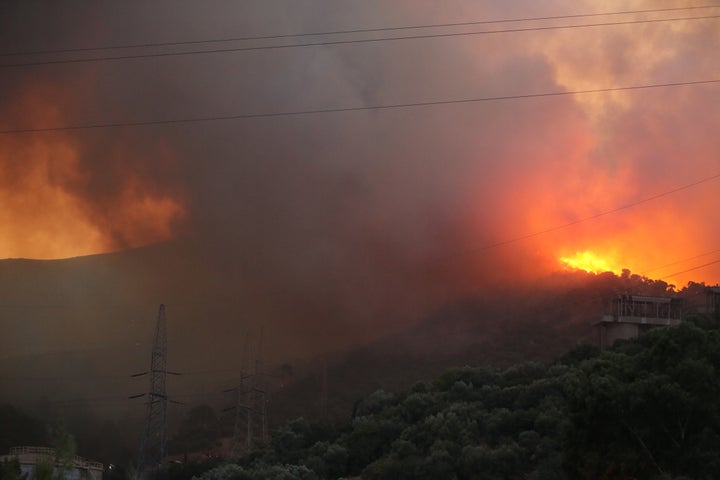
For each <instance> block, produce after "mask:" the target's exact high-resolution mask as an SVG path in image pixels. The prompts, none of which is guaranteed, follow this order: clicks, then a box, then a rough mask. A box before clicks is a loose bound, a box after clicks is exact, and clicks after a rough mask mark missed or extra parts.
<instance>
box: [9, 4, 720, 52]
mask: <svg viewBox="0 0 720 480" xmlns="http://www.w3.org/2000/svg"><path fill="white" fill-rule="evenodd" d="M719 7H720V4H716V5H696V6H690V7H672V8H652V9H646V10H624V11H615V12H597V13H580V14H574V15H553V16H545V17H524V18H511V19H499V20H478V21H471V22H451V23H433V24H424V25H402V26H395V27H377V28H355V29H349V30H331V31H324V32H304V33H286V34H276V35H255V36H241V37H226V38H213V39H203V40H183V41H173V42H148V43H135V44H124V45H122V44H121V45H106V46H100V47H77V48H62V49H50V50H28V51H24V52H23V51H20V52H6V53H0V58H2V57H12V56H22V55H48V54H56V53H80V52H89V51H104V50H123V49H133V48H150V47H176V46H183V45H202V44H211V43H226V42H238V41H251V40H277V39H283V38H299V37H316V36H325V35H348V34H356V33H378V32H392V31H401V30H418V29H430V28H448V27H468V26H477V25H496V24H502V23H517V22H533V21H548V20H567V19H573V18H591V17H602V16H613V15H632V14H640V13H663V12H676V11H682V10H702V9H710V8H719Z"/></svg>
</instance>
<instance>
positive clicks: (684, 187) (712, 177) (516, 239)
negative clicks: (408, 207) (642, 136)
mask: <svg viewBox="0 0 720 480" xmlns="http://www.w3.org/2000/svg"><path fill="white" fill-rule="evenodd" d="M718 178H720V173H716V174H714V175H710V176H709V177H705V178H701V179H700V180H697V181H695V182H692V183H688V184H685V185H682V186H680V187H677V188H673V189H671V190H666V191H664V192H661V193H658V194H656V195H652V196H650V197H647V198H643V199H641V200H638V201H635V202H632V203H628V204H625V205H622V206H620V207H616V208H613V209H611V210H605V211H603V212H600V213H596V214H595V215H590V216H588V217H584V218H580V219H578V220H574V221H572V222H568V223H563V224H561V225H555V226H554V227H550V228H546V229H544V230H539V231H536V232H533V233H528V234H525V235H521V236H518V237H513V238H509V239H507V240H501V241H499V242H494V243H489V244H487V245H483V246H481V247H477V248H474V249H470V250H466V251H464V252H460V253H456V254H454V255H449V256H446V257H443V258H442V259H441V260H450V259H454V258H456V257H459V256H464V255H469V254H473V253H477V252H480V251H483V250H489V249H493V248H498V247H502V246H505V245H510V244H512V243H517V242H520V241H522V240H527V239H530V238H534V237H538V236H540V235H545V234H547V233H551V232H555V231H558V230H563V229H565V228H568V227H572V226H574V225H578V224H580V223H585V222H588V221H590V220H596V219H598V218H601V217H605V216H607V215H611V214H613V213H618V212H621V211H623V210H628V209H630V208H633V207H637V206H638V205H642V204H644V203H648V202H651V201H653V200H657V199H659V198H662V197H667V196H668V195H672V194H674V193H677V192H681V191H683V190H687V189H689V188H692V187H696V186H698V185H702V184H703V183H707V182H710V181H713V180H717V179H718ZM679 273H684V272H679ZM679 273H678V274H679Z"/></svg>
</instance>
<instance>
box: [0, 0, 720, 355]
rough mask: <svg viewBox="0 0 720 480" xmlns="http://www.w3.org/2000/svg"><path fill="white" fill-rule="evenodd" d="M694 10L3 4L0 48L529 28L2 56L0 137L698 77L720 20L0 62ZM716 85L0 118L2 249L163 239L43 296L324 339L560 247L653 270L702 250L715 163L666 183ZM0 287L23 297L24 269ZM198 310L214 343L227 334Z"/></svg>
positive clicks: (93, 247) (41, 250)
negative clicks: (94, 291) (177, 310)
mask: <svg viewBox="0 0 720 480" xmlns="http://www.w3.org/2000/svg"><path fill="white" fill-rule="evenodd" d="M691 5H697V2H681V1H663V2H657V1H633V2H619V1H612V2H597V1H590V0H587V1H573V2H570V1H559V0H556V1H551V2H533V1H513V2H499V1H498V2H469V1H450V2H442V3H441V4H440V3H438V2H432V1H418V0H412V1H409V0H408V1H397V2H387V1H384V0H383V1H380V0H377V1H364V2H357V1H350V0H346V1H337V0H332V1H330V0H328V1H320V0H306V1H270V2H267V1H256V2H231V1H227V2H223V1H211V2H203V3H202V5H200V4H194V3H191V2H183V3H178V2H175V1H172V2H170V1H155V2H151V3H150V4H148V3H147V2H122V3H102V4H96V3H90V2H62V3H52V4H48V5H43V6H42V8H40V7H39V6H38V5H37V4H34V3H31V2H4V3H3V4H2V5H1V6H0V53H3V54H5V55H3V56H2V59H1V60H2V62H1V63H2V64H3V65H7V64H15V63H28V62H35V61H45V60H50V61H52V60H56V59H79V58H90V57H97V56H102V57H107V56H114V55H134V54H145V53H156V52H157V53H167V52H180V51H187V50H191V49H192V50H212V49H219V48H234V47H248V46H264V45H281V44H292V43H294V42H299V43H308V42H317V41H335V40H346V39H363V38H378V37H390V36H409V35H417V34H428V35H434V34H445V33H449V32H453V33H459V32H477V31H486V30H500V29H516V30H518V29H528V28H533V27H542V28H543V29H536V30H530V31H520V32H517V31H516V32H508V33H495V34H484V35H465V36H451V37H447V36H446V37H433V38H423V39H413V40H397V41H382V42H367V43H352V44H337V45H325V46H306V47H297V48H278V49H264V50H250V51H236V52H226V53H207V54H197V55H184V56H161V57H150V58H137V59H125V60H111V61H99V62H88V63H66V64H49V65H47V64H46V65H34V66H15V67H13V66H0V72H1V73H0V88H2V91H3V95H2V96H1V97H0V131H3V132H4V131H8V130H18V129H37V128H45V127H55V126H75V125H98V124H112V123H127V122H130V123H132V122H146V121H163V120H172V119H186V118H200V117H223V116H231V115H242V114H256V113H276V112H294V111H306V110H323V109H338V108H345V107H347V108H352V107H367V106H379V105H392V104H409V103H422V102H434V101H448V100H462V99H478V98H487V97H508V96H524V95H530V94H538V93H549V92H563V91H580V90H593V89H603V88H613V87H626V86H642V85H656V84H667V83H676V82H697V81H704V80H718V79H720V60H719V59H718V56H717V52H716V46H717V44H718V41H719V40H720V28H718V21H720V20H719V19H718V18H708V19H701V20H684V21H672V22H653V23H638V24H626V25H611V26H610V25H607V26H594V27H586V28H565V29H556V30H545V29H544V28H545V27H548V26H551V25H577V24H581V23H608V22H615V23H618V22H629V21H633V20H639V19H662V18H681V17H682V18H685V17H698V16H712V15H718V14H720V9H697V10H677V11H668V12H656V13H645V14H625V15H622V16H618V15H612V16H602V17H587V18H569V19H564V20H556V21H548V20H545V21H541V22H530V21H526V22H513V23H498V24H489V25H473V26H467V27H457V28H449V27H443V28H434V29H425V30H401V31H395V32H376V33H363V34H352V35H350V34H347V35H334V36H313V37H300V38H295V39H293V38H289V39H288V38H280V39H271V40H253V41H244V42H241V41H236V42H228V43H221V44H204V45H192V46H190V45H178V46H173V47H162V48H156V47H142V48H133V49H123V50H102V51H85V52H74V53H63V54H52V55H51V54H44V55H43V54H40V55H22V56H15V55H6V54H8V53H13V52H28V51H44V50H50V49H65V48H68V49H72V48H82V47H96V46H114V45H133V44H147V43H158V42H182V41H191V40H206V39H216V38H232V37H247V36H264V35H278V34H289V33H307V32H328V31H338V30H352V29H365V28H382V27H395V26H408V25H428V24H447V23H457V22H472V21H481V20H498V19H517V18H530V17H548V16H555V15H574V14H584V13H596V12H618V11H628V10H644V9H658V8H673V7H683V6H691ZM719 99H720V86H719V85H718V84H717V83H708V84H698V85H692V86H677V87H669V88H652V89H642V90H633V91H615V92H603V93H588V94H582V95H565V96H547V97H537V98H516V99H506V100H497V101H482V102H470V103H458V104H450V105H434V106H422V107H412V108H397V109H382V110H361V111H346V112H335V113H315V114H304V115H292V116H273V117H265V118H251V119H237V120H230V121H207V122H196V123H185V124H174V125H155V126H136V127H114V128H93V129H79V130H64V131H53V132H35V133H0V222H1V223H2V225H3V234H2V236H0V257H1V258H14V257H25V258H36V259H53V258H67V257H73V256H80V255H88V254H95V253H106V252H113V251H120V250H124V249H127V248H130V247H140V246H145V245H154V244H158V245H157V246H156V247H153V248H154V249H153V250H151V251H150V252H151V253H147V252H146V253H144V254H142V255H140V256H139V257H138V258H139V259H140V260H137V259H136V260H134V261H137V262H138V264H137V265H130V266H128V265H127V264H126V263H127V262H123V261H120V260H118V261H115V260H108V261H107V262H106V263H103V264H102V266H101V267H94V268H95V270H93V272H95V273H94V274H97V272H98V271H102V272H104V273H103V275H106V277H107V279H108V283H107V286H106V288H105V290H103V292H104V293H101V294H99V295H98V296H96V297H94V298H92V299H90V298H89V297H91V296H90V295H87V294H86V293H85V291H84V290H83V286H82V285H85V284H77V283H76V278H77V275H81V273H78V272H81V271H82V268H81V267H80V266H78V265H80V263H77V262H76V263H74V264H72V265H71V266H70V267H68V268H69V271H70V272H73V274H72V275H70V274H68V275H69V276H68V277H67V278H66V279H63V277H62V276H60V277H58V279H57V280H56V281H55V283H52V285H56V286H57V285H62V286H63V287H62V289H61V288H60V287H57V288H56V289H55V290H53V288H55V287H48V288H50V289H51V290H52V291H53V295H57V298H54V299H53V301H57V302H59V303H62V302H63V301H66V300H67V298H68V297H67V296H66V297H63V295H70V294H67V291H72V292H73V293H72V295H71V296H72V297H73V298H72V301H73V302H74V304H76V303H79V304H82V303H83V302H86V303H87V302H90V303H92V302H98V304H99V303H100V300H98V298H101V299H103V300H104V301H107V302H110V303H111V304H120V303H122V302H133V303H136V304H140V303H142V302H144V301H147V302H148V304H149V305H156V304H157V303H160V302H167V303H170V304H172V303H173V300H175V302H176V304H181V305H182V304H183V303H182V302H183V301H184V302H186V304H187V305H194V307H193V308H194V309H195V310H193V309H192V308H190V307H188V308H187V309H186V313H185V315H186V316H187V321H186V325H191V324H192V320H191V317H192V315H195V314H198V310H199V311H201V312H202V315H203V316H202V318H204V319H206V320H207V321H209V322H211V319H213V318H215V319H217V318H218V317H222V318H231V319H234V318H240V317H244V318H247V317H252V318H253V319H255V320H254V322H260V320H258V319H264V321H267V322H269V323H271V324H272V323H273V322H276V323H277V324H278V325H282V327H277V329H282V330H283V332H284V335H285V337H284V338H286V340H284V341H285V342H286V343H285V344H283V347H282V348H285V347H287V348H290V347H289V345H291V344H292V343H293V341H294V340H293V339H296V340H297V339H300V340H298V341H299V342H300V343H302V342H305V343H307V344H311V343H313V342H315V341H316V340H313V339H317V338H318V337H319V336H324V337H327V340H326V341H325V347H324V348H327V345H330V344H332V343H333V342H334V340H333V339H338V340H337V341H338V342H339V343H338V344H343V343H349V342H350V343H351V340H348V338H352V339H354V340H352V341H362V340H364V339H369V338H372V337H373V335H374V334H373V332H372V329H380V330H383V331H387V330H392V328H394V327H393V325H397V326H403V325H407V324H409V323H410V322H412V320H413V319H416V318H418V317H420V316H422V315H425V314H426V313H428V311H429V310H430V309H432V308H435V307H437V306H438V305H440V304H442V303H443V302H445V301H448V300H451V299H454V298H458V297H460V296H462V295H465V294H467V293H470V292H472V291H473V290H474V289H477V288H479V287H480V286H482V285H487V284H489V283H493V282H497V281H501V280H509V279H514V278H534V277H538V276H541V275H544V274H546V273H549V272H550V271H552V270H555V269H559V268H562V265H561V264H560V263H559V261H558V258H559V257H572V256H574V255H576V254H578V253H581V252H592V254H594V255H596V256H598V257H601V258H603V259H605V260H606V261H607V262H609V265H610V268H612V269H615V270H619V269H621V268H629V269H631V270H632V271H633V272H637V273H644V272H645V271H653V274H652V275H650V276H655V275H656V276H657V277H659V278H664V277H663V275H668V276H670V275H671V274H673V273H677V272H681V271H683V270H687V269H690V268H693V267H695V266H698V265H701V264H703V263H710V262H713V261H715V260H717V259H718V254H717V249H718V248H720V246H719V245H718V244H717V238H718V235H719V234H720V231H718V230H719V229H720V224H719V223H718V222H717V220H716V217H717V211H718V210H719V209H720V197H719V196H718V195H717V192H718V184H719V183H720V180H718V179H714V180H712V179H710V180H707V181H703V182H702V183H700V184H698V185H696V186H693V187H689V188H687V189H683V190H681V191H678V192H675V193H668V192H671V191H673V190H674V189H677V188H679V187H683V186H685V185H689V184H691V183H694V182H697V181H699V180H705V179H709V177H712V176H714V175H718V174H719V173H720V159H719V158H718V151H720V136H718V135H717V131H718V127H720V110H719V109H717V108H713V105H716V104H717V103H718V102H717V101H718V100H719ZM665 193H668V194H667V195H663V194H665ZM658 195H662V196H661V197H660V198H657V199H655V200H652V201H648V202H644V200H646V199H649V198H651V197H654V196H658ZM638 202H640V203H639V204H638V205H637V206H634V207H632V208H627V209H622V210H619V211H617V212H614V213H612V214H607V215H605V213H606V212H609V211H611V210H615V209H618V208H619V207H624V206H628V205H633V204H635V203H638ZM594 216H598V218H596V219H593V220H587V221H586V219H588V218H590V217H594ZM575 222H579V223H577V224H575V225H572V226H568V227H565V228H556V227H561V226H565V225H568V224H573V223H575ZM546 231H547V232H546ZM539 232H546V233H542V234H537V233H539ZM536 234H537V235H536ZM525 237H528V238H525ZM507 241H510V243H508V244H505V242H507ZM498 244H502V245H498ZM712 251H715V253H714V256H713V255H705V254H706V253H707V252H712ZM693 257H694V259H693ZM688 259H690V260H692V261H690V260H688ZM676 262H677V263H676ZM668 264H671V265H670V266H668V267H665V269H664V270H657V269H658V268H659V267H663V266H665V265H668ZM83 265H84V264H83ZM8 268H9V267H8ZM113 268H117V272H116V271H115V270H113ZM73 275H75V276H73ZM98 275H99V274H98ZM106 277H105V276H104V277H102V278H106ZM690 279H694V280H698V281H706V282H708V283H713V284H714V283H716V282H718V281H720V264H717V263H715V264H712V265H709V266H708V267H706V268H702V269H697V270H692V271H691V272H688V273H684V274H680V275H676V276H672V277H668V278H667V280H668V282H670V283H675V284H677V285H683V284H685V282H687V281H688V280H690ZM128 283H130V284H132V285H127V284H128ZM68 284H71V285H70V286H68ZM78 285H81V286H78ZM93 288H95V287H93ZM97 288H101V287H97ZM61 290H62V292H65V293H62V292H61ZM12 291H13V292H17V295H22V288H21V287H14V289H13V290H12ZM118 292H121V293H118ZM160 296H162V298H158V297H160ZM6 300H7V302H6V303H11V304H18V302H17V300H16V299H15V298H9V299H6ZM33 301H34V300H32V298H31V299H29V300H27V301H25V300H23V301H22V302H19V304H20V305H21V306H22V305H25V303H28V304H29V303H32V302H33ZM193 302H196V303H193ZM40 303H42V302H40ZM92 304H93V305H95V304H94V303H92ZM197 305H203V306H200V307H198V306H197ZM208 305H209V306H208ZM218 305H222V307H220V306H218ZM153 308H155V307H153ZM151 310H152V309H151ZM187 311H192V314H191V313H187ZM18 315H26V316H27V315H30V316H33V315H35V316H37V315H39V314H37V313H30V314H27V312H26V313H22V312H21V313H18ZM67 315H68V316H72V315H71V314H70V313H67ZM109 315H110V316H112V313H109ZM151 315H152V313H151V314H150V316H151ZM180 315H182V314H180ZM117 316H118V317H120V316H121V315H120V314H117ZM75 317H77V315H75ZM75 317H73V318H75ZM278 319H282V321H281V320H278ZM75 321H79V320H75ZM244 321H245V320H244ZM232 322H235V320H227V323H232ZM18 324H19V323H18ZM88 324H89V322H88ZM14 325H15V324H14ZM22 328H24V327H22ZM22 328H21V327H17V332H20V330H22ZM213 328H214V330H215V335H217V336H222V335H225V334H228V335H231V336H232V335H236V334H238V333H239V332H241V331H242V328H240V327H238V328H227V329H224V328H219V329H218V328H215V327H213ZM17 332H16V335H17V338H26V337H27V338H29V336H30V334H29V333H27V332H25V331H24V333H22V334H21V333H17ZM115 333H118V332H115ZM144 333H145V332H143V334H144ZM118 334H119V333H118ZM6 338H7V337H6ZM10 338H12V337H10ZM341 338H342V339H344V340H340V339H341ZM208 342H209V344H210V343H212V342H211V341H210V340H208ZM20 344H21V343H17V345H20ZM100 344H101V345H102V344H103V342H100ZM23 345H24V343H23ZM71 347H72V345H70V344H68V346H67V348H71ZM48 348H50V347H49V346H48ZM296 350H297V351H298V352H303V351H307V349H303V348H296ZM15 353H19V352H15Z"/></svg>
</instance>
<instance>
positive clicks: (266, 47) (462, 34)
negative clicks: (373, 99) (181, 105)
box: [0, 15, 720, 68]
mask: <svg viewBox="0 0 720 480" xmlns="http://www.w3.org/2000/svg"><path fill="white" fill-rule="evenodd" d="M717 18H720V15H704V16H698V17H673V18H656V19H644V20H628V21H618V22H606V23H587V24H573V25H553V26H544V27H525V28H511V29H505V30H482V31H476V32H453V33H434V34H423V35H405V36H396V37H381V38H362V39H352V40H332V41H323V42H308V43H295V44H284V45H260V46H252V47H232V48H216V49H210V50H191V51H182V52H162V53H139V54H132V55H117V56H105V57H91V58H73V59H62V60H43V61H34V62H19V63H5V64H0V68H15V67H33V66H40V65H60V64H73V63H92V62H106V61H119V60H134V59H141V58H158V57H180V56H188V55H206V54H210V53H216V54H219V53H238V52H249V51H259V50H277V49H288V48H299V47H321V46H333V45H349V44H359V43H378V42H392V41H401V40H403V41H407V40H419V39H435V38H452V37H469V36H477V35H492V34H499V33H521V32H537V31H548V30H567V29H573V28H592V27H607V26H619V25H637V24H646V23H662V22H677V21H690V20H708V19H717Z"/></svg>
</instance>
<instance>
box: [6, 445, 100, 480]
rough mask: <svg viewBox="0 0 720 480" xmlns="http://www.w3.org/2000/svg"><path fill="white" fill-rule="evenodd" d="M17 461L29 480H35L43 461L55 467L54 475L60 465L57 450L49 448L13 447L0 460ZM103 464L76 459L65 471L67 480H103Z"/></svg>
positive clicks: (80, 458)
mask: <svg viewBox="0 0 720 480" xmlns="http://www.w3.org/2000/svg"><path fill="white" fill-rule="evenodd" d="M14 459H17V460H18V462H19V463H20V471H21V472H22V474H23V475H25V474H27V477H26V478H27V480H33V476H34V475H35V465H36V464H37V463H38V462H39V461H42V460H46V461H50V462H52V464H53V465H54V466H55V469H54V472H53V475H55V474H57V472H58V469H59V465H58V461H57V455H56V454H55V450H53V449H52V448H47V447H13V448H11V449H10V453H9V454H7V455H0V460H2V461H7V460H14ZM102 474H103V464H102V463H100V462H94V461H92V460H86V459H84V458H82V457H75V458H74V459H73V465H72V467H71V468H68V469H67V470H65V480H102Z"/></svg>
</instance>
